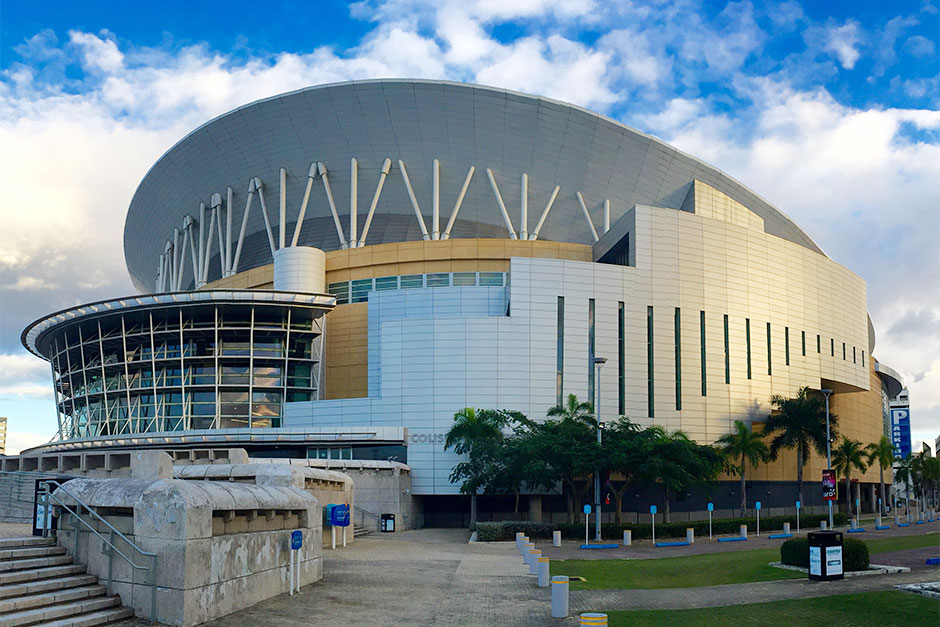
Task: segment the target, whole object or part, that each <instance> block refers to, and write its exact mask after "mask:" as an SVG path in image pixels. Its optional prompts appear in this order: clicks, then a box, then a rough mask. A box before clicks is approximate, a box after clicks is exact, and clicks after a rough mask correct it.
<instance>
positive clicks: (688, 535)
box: [685, 527, 695, 544]
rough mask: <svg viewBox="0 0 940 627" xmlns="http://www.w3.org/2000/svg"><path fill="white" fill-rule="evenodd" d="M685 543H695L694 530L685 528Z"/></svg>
mask: <svg viewBox="0 0 940 627" xmlns="http://www.w3.org/2000/svg"><path fill="white" fill-rule="evenodd" d="M685 541H686V542H688V543H689V544H693V543H694V542H695V529H693V528H692V527H686V530H685Z"/></svg>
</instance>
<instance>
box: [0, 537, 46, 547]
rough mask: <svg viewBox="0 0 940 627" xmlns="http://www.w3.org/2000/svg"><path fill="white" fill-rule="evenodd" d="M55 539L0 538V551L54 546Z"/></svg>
mask: <svg viewBox="0 0 940 627" xmlns="http://www.w3.org/2000/svg"><path fill="white" fill-rule="evenodd" d="M54 545H55V538H40V537H39V536H27V537H25V538H0V549H19V548H23V547H26V546H54Z"/></svg>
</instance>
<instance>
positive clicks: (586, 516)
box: [584, 505, 591, 544]
mask: <svg viewBox="0 0 940 627" xmlns="http://www.w3.org/2000/svg"><path fill="white" fill-rule="evenodd" d="M590 517H591V506H590V505H585V506H584V544H590V543H591V541H590V540H588V519H589V518H590Z"/></svg>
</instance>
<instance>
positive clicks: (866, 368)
mask: <svg viewBox="0 0 940 627" xmlns="http://www.w3.org/2000/svg"><path fill="white" fill-rule="evenodd" d="M824 210H825V207H820V211H824ZM859 245H864V243H862V242H860V243H859ZM124 251H125V258H126V261H127V267H128V271H129V273H130V276H131V278H132V280H133V282H134V284H135V286H136V287H137V289H138V290H139V291H140V294H139V295H136V296H128V297H124V298H116V299H114V300H111V301H107V302H98V303H92V304H89V305H83V306H80V307H74V308H71V309H68V310H65V311H62V312H58V313H55V314H52V315H49V316H47V317H45V318H42V319H40V320H38V321H36V322H35V323H33V324H32V325H30V326H29V327H28V328H27V329H26V330H25V331H24V333H23V343H24V344H25V346H26V347H27V348H28V349H29V350H30V351H32V352H33V353H35V354H36V355H38V356H40V357H42V358H44V359H46V360H48V361H50V362H51V365H52V372H53V382H54V387H55V392H56V408H57V412H58V416H59V425H60V429H59V433H58V436H57V438H56V439H55V440H54V441H53V442H50V443H49V444H48V445H46V446H44V447H40V449H34V450H33V451H30V453H31V454H32V453H40V452H55V451H61V450H76V449H100V448H108V447H112V448H115V447H116V448H122V447H123V448H126V447H139V446H167V445H173V446H177V447H187V446H202V447H205V446H215V445H218V446H228V447H231V446H241V447H244V448H246V449H248V450H249V452H250V453H251V454H253V455H255V454H256V455H260V456H265V457H271V456H282V457H316V458H327V459H339V460H342V459H351V460H356V459H373V460H374V459H381V460H395V461H401V462H405V463H407V464H408V465H409V466H410V467H411V469H412V491H413V494H414V495H416V496H420V497H423V498H425V499H426V503H427V508H426V511H429V512H430V511H431V510H432V509H433V508H434V507H437V506H440V507H441V508H443V509H446V508H447V507H446V506H443V505H440V504H441V503H447V502H450V503H452V502H453V501H452V500H451V501H448V500H447V499H446V498H445V497H446V496H447V495H454V494H457V492H458V490H457V486H455V485H453V484H451V483H450V481H449V480H448V476H449V474H450V472H451V469H452V468H453V465H454V463H455V462H456V461H457V457H456V456H455V455H454V454H453V453H452V452H450V451H445V450H444V447H443V442H444V435H445V433H446V432H447V430H448V429H449V428H450V425H451V424H452V422H453V416H454V413H455V412H457V411H458V410H460V409H461V408H463V407H468V406H469V407H478V408H505V409H514V410H519V411H521V412H524V413H525V414H527V415H528V416H529V417H532V418H536V419H538V418H541V417H544V416H545V414H546V412H547V410H548V409H549V408H550V407H551V406H553V405H555V404H558V403H560V402H561V401H562V399H563V398H565V397H566V396H567V395H568V394H569V393H574V394H576V395H577V396H578V397H579V399H582V400H588V399H593V398H596V396H595V394H596V393H599V399H600V410H601V417H602V420H604V419H608V420H609V419H613V418H615V417H617V416H627V417H629V418H630V419H631V420H633V421H634V422H636V423H639V424H640V425H643V426H646V425H651V424H656V425H662V426H663V427H665V428H666V429H669V430H675V429H681V430H683V431H684V432H686V433H687V434H688V435H690V436H691V437H693V438H695V439H696V440H698V441H699V442H702V443H711V442H714V441H715V440H716V439H717V438H718V437H720V436H721V435H722V434H725V433H727V432H729V430H730V429H731V428H732V425H733V422H734V421H735V420H744V421H747V422H748V423H760V422H761V421H762V420H763V419H764V418H765V417H766V415H767V414H768V412H769V410H770V407H769V400H770V398H771V396H772V395H773V394H782V395H787V396H792V395H794V394H795V392H796V390H797V389H798V388H800V387H802V386H809V387H811V388H814V389H822V388H828V389H832V390H833V392H834V393H833V395H832V411H833V412H834V413H835V414H837V415H838V416H839V422H840V427H841V432H842V433H844V434H845V435H847V436H849V437H852V438H856V439H858V440H861V441H862V442H863V443H865V444H867V443H869V442H873V441H877V440H878V438H879V437H880V436H881V435H882V433H885V432H886V423H885V415H886V414H885V412H886V411H887V410H886V408H887V407H888V403H887V401H888V400H889V399H890V398H893V396H895V395H896V394H897V393H898V391H899V390H900V389H901V387H902V384H901V382H900V378H899V377H898V376H897V375H896V373H894V371H892V370H890V369H889V368H886V367H884V366H881V365H880V364H878V362H877V361H876V360H875V359H874V357H873V356H872V352H873V351H874V348H875V334H874V330H873V328H872V325H871V322H870V320H869V318H868V315H867V310H866V288H865V281H864V280H863V279H862V278H860V277H859V276H858V275H856V274H854V273H853V272H852V271H850V270H849V269H847V268H844V267H843V266H841V265H839V264H838V263H836V262H834V261H832V260H831V259H830V258H828V257H827V256H826V255H825V254H824V253H823V252H822V250H821V249H820V248H819V246H817V245H816V244H815V243H814V242H813V240H812V239H811V238H810V236H809V235H807V234H806V233H805V232H804V231H803V230H802V229H801V228H800V227H799V226H798V225H797V224H795V223H794V222H793V221H792V220H791V219H790V218H788V217H787V216H786V215H785V214H784V213H783V212H782V211H780V210H779V209H777V208H775V207H774V206H773V205H771V204H770V203H769V202H767V201H766V200H764V199H763V198H761V197H760V196H758V195H757V194H755V193H754V192H752V191H751V190H749V189H747V188H746V187H745V186H744V185H742V184H741V183H739V182H737V181H735V180H734V179H732V178H731V177H729V176H727V175H725V174H723V173H722V172H720V171H719V170H717V169H716V168H714V167H712V166H710V165H708V164H706V163H703V162H701V161H699V160H698V159H695V158H694V157H692V156H689V155H686V154H684V153H682V152H680V151H678V150H676V149H675V148H672V147H671V146H668V145H666V144H665V143H663V142H662V141H660V140H658V139H656V138H654V137H651V136H649V135H645V134H643V133H641V132H639V131H636V130H633V129H630V128H627V127H625V126H624V125H622V124H620V123H618V122H616V121H614V120H611V119H609V118H605V117H603V116H601V115H598V114H595V113H592V112H590V111H587V110H584V109H582V108H579V107H576V106H573V105H569V104H565V103H561V102H557V101H553V100H549V99H546V98H540V97H534V96H529V95H524V94H519V93H514V92H509V91H505V90H501V89H494V88H488V87H480V86H473V85H465V84H458V83H449V82H441V81H416V80H377V81H362V82H353V83H343V84H336V85H327V86H318V87H312V88H308V89H304V90H300V91H296V92H292V93H288V94H284V95H281V96H277V97H274V98H269V99H266V100H262V101H259V102H255V103H252V104H249V105H246V106H244V107H241V108H238V109H236V110H234V111H232V112H229V113H227V114H225V115H222V116H220V117H218V118H216V119H214V120H212V121H210V122H208V123H206V124H205V125H203V126H201V127H199V128H198V129H196V130H195V131H193V132H192V133H190V134H189V135H188V136H186V137H185V138H183V139H182V140H181V141H180V142H179V143H178V144H176V145H175V146H173V147H172V148H171V149H170V150H169V151H168V152H167V153H166V154H165V155H164V156H163V157H161V158H160V160H159V161H157V163H156V164H155V165H154V166H153V167H152V168H151V170H150V171H149V172H148V173H147V175H146V176H145V177H144V179H143V181H142V182H141V183H140V186H139V187H138V189H137V192H136V194H135V195H134V198H133V200H132V202H131V205H130V208H129V211H128V215H127V220H126V224H125V231H124ZM595 357H603V358H606V359H607V362H606V365H605V366H604V367H603V368H595V367H594V366H593V364H594V360H595ZM824 467H825V460H824V459H820V458H817V457H813V458H812V460H811V462H810V465H809V466H808V467H807V469H806V477H807V480H808V481H815V480H816V479H818V478H819V476H820V470H822V469H823V468H824ZM795 476H796V463H795V453H794V454H786V453H784V454H783V455H782V456H781V458H780V460H779V461H778V462H776V463H774V464H770V465H765V466H761V467H759V468H758V469H756V470H755V471H753V472H750V473H749V478H750V479H752V480H755V481H756V482H757V484H758V485H759V486H766V487H767V492H768V496H767V497H766V498H765V505H767V504H769V503H772V502H773V501H774V500H775V499H776V500H779V501H780V503H781V504H782V505H786V504H788V503H790V501H791V497H792V490H785V491H781V490H777V493H779V496H778V495H775V494H772V492H773V490H772V488H773V486H775V485H778V484H787V483H789V482H792V481H794V480H795ZM861 481H862V483H863V484H867V485H866V489H864V490H861V498H862V499H863V503H865V504H866V505H867V506H868V507H869V508H870V507H871V505H872V503H873V502H874V499H875V491H874V483H875V482H877V481H878V471H877V469H874V470H870V471H869V472H867V473H866V474H864V475H863V476H862V477H861ZM727 485H728V486H729V488H728V496H727V498H728V500H729V502H730V503H736V501H735V500H734V499H735V498H737V497H734V496H733V494H732V492H733V490H734V489H735V486H736V483H734V482H733V481H731V482H729V483H728V484H727ZM762 489H763V487H760V488H759V490H762ZM807 492H808V493H809V494H808V495H807V496H808V497H812V496H813V493H815V492H817V490H814V489H808V490H807ZM758 493H760V492H758ZM435 499H436V500H435ZM811 502H813V503H817V502H819V499H818V496H817V497H815V498H813V499H812V501H811ZM434 503H437V504H438V505H434ZM782 505H781V506H782Z"/></svg>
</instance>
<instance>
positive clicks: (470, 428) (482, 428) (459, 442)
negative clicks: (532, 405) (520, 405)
mask: <svg viewBox="0 0 940 627" xmlns="http://www.w3.org/2000/svg"><path fill="white" fill-rule="evenodd" d="M505 424H506V422H505V417H504V416H503V415H502V414H501V413H500V412H494V411H479V412H478V411H476V410H475V409H474V408H472V407H465V408H463V409H461V410H460V411H458V412H457V413H456V414H454V424H453V425H452V426H451V428H450V431H448V432H447V437H446V439H445V440H444V450H445V451H446V450H447V449H449V448H451V447H453V449H454V452H455V453H457V454H458V455H466V456H468V457H469V458H470V460H471V461H473V460H474V458H475V457H479V455H478V454H479V453H481V452H482V450H483V449H485V448H486V446H487V444H492V443H495V442H498V441H499V440H501V439H502V438H503V432H502V428H503V427H504V426H505ZM476 522H477V490H475V489H474V490H472V491H471V492H470V526H471V527H473V525H475V524H476Z"/></svg>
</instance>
